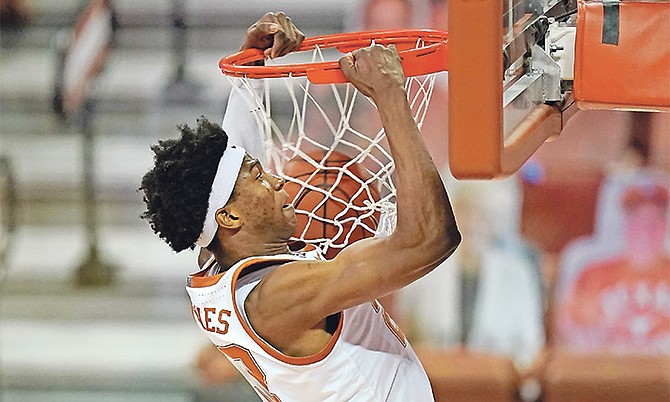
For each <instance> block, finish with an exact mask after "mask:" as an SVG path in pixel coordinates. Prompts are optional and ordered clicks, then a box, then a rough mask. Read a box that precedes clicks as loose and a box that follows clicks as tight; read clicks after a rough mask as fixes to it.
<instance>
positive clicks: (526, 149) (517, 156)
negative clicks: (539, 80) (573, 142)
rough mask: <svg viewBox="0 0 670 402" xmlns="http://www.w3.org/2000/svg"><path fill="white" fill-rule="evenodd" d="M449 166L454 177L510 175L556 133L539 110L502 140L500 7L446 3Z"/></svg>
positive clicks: (548, 111) (554, 118) (553, 122)
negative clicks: (447, 10) (447, 19)
mask: <svg viewBox="0 0 670 402" xmlns="http://www.w3.org/2000/svg"><path fill="white" fill-rule="evenodd" d="M448 7H449V166H450V169H451V173H452V174H453V175H454V177H456V178H458V179H494V178H500V177H505V176H509V175H510V174H512V173H514V172H516V171H517V170H518V169H519V168H520V167H521V166H522V165H523V163H524V162H525V161H526V160H527V159H528V158H529V157H530V156H531V155H532V154H533V153H534V152H535V150H537V148H538V147H539V146H540V145H541V144H542V143H544V141H545V140H546V139H547V138H549V137H551V136H554V135H558V134H559V133H560V131H561V124H562V120H561V113H560V111H559V110H557V109H554V108H552V107H550V106H545V105H542V106H540V107H538V109H537V110H535V111H534V112H533V113H532V114H531V115H530V116H529V117H528V118H527V119H526V120H525V121H523V122H522V123H521V124H519V125H518V126H517V127H515V128H514V129H513V131H512V132H511V133H509V135H508V138H507V139H506V140H504V139H503V109H502V94H503V88H502V85H503V83H502V78H503V63H502V48H503V42H502V41H503V39H502V38H503V27H502V3H501V2H500V1H472V0H449V3H448Z"/></svg>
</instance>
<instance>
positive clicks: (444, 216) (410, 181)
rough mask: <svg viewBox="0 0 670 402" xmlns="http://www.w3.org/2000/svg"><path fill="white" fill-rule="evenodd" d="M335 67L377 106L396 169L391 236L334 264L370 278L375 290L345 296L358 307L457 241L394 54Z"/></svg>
mask: <svg viewBox="0 0 670 402" xmlns="http://www.w3.org/2000/svg"><path fill="white" fill-rule="evenodd" d="M340 67H341V69H342V71H343V72H344V74H345V75H346V76H347V78H348V79H349V80H350V81H351V82H352V84H353V85H354V86H356V88H358V90H359V91H361V92H362V93H363V94H365V95H367V96H369V97H370V98H372V99H373V100H374V102H375V104H376V105H377V108H378V111H379V115H380V118H381V121H382V125H383V127H384V129H385V131H386V136H387V138H388V142H389V146H390V150H391V154H392V155H393V159H394V161H395V166H396V169H395V176H394V181H395V183H396V190H397V199H396V203H397V215H398V222H397V227H396V230H395V232H394V233H393V234H392V235H391V236H389V237H388V238H385V239H373V240H370V241H363V242H360V243H358V244H357V243H354V244H353V245H352V246H351V247H349V248H347V249H345V250H343V251H342V252H341V253H340V255H338V257H337V258H336V259H339V260H340V261H337V264H338V265H340V264H341V265H342V266H356V267H357V269H359V270H360V271H361V274H362V275H364V276H368V275H369V276H372V277H376V278H375V279H376V280H377V282H376V283H377V284H376V285H372V282H368V281H363V283H365V284H366V286H370V288H371V289H372V292H371V291H370V290H366V289H360V292H361V294H360V295H356V294H355V293H354V292H352V293H351V294H350V295H349V297H352V298H353V300H352V301H358V300H360V299H358V297H362V298H365V297H366V293H368V295H369V294H371V293H377V292H379V293H381V294H375V297H379V296H381V295H384V294H386V293H388V292H391V291H393V290H395V289H398V288H400V287H402V286H405V285H407V284H409V283H411V282H412V281H414V280H416V279H418V278H420V277H421V276H423V275H425V274H426V273H428V272H430V270H432V269H433V268H435V267H436V266H437V265H439V264H440V263H441V262H442V261H444V260H445V259H446V258H447V257H449V256H450V255H451V254H452V253H453V252H454V250H455V249H456V247H457V246H458V244H459V243H460V239H461V237H460V233H459V231H458V228H457V226H456V220H455V218H454V214H453V211H452V208H451V203H450V201H449V197H448V195H447V192H446V190H445V188H444V184H443V183H442V180H441V178H440V175H439V172H438V170H437V168H436V167H435V164H434V163H433V161H432V159H431V157H430V154H429V153H428V150H427V149H426V146H425V144H424V142H423V139H422V137H421V133H420V131H419V129H418V127H417V125H416V122H415V121H414V119H413V117H412V113H411V110H410V106H409V103H408V101H407V95H406V93H405V89H404V83H405V77H404V74H403V71H402V66H401V64H400V58H399V56H398V53H397V52H396V50H395V48H394V47H393V46H391V47H389V48H387V47H384V46H381V45H373V46H370V47H367V48H364V49H359V50H356V51H354V52H353V53H351V54H348V55H347V56H345V57H343V58H342V59H341V60H340ZM363 256H367V257H365V258H361V257H363ZM357 261H360V262H357ZM354 272H355V271H354ZM365 279H370V278H368V277H365Z"/></svg>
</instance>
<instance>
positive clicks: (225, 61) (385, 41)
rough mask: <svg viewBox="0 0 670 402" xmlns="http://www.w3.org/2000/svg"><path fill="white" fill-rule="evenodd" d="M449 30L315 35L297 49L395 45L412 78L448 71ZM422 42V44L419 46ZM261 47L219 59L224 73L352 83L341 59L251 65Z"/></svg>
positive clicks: (344, 49)
mask: <svg viewBox="0 0 670 402" xmlns="http://www.w3.org/2000/svg"><path fill="white" fill-rule="evenodd" d="M447 40H448V34H447V32H446V31H437V30H432V29H411V30H403V31H368V32H350V33H342V34H335V35H324V36H315V37H313V38H307V39H305V40H304V41H303V43H302V45H301V46H300V48H299V49H298V50H297V51H298V52H301V51H309V50H314V49H316V48H323V49H326V48H336V49H337V50H339V51H340V52H341V53H348V52H351V51H354V50H356V49H360V48H363V47H366V46H369V45H370V44H371V43H373V42H374V43H377V44H381V45H384V46H388V45H390V44H394V45H395V46H396V49H397V50H398V54H399V55H400V59H401V61H402V66H403V71H404V72H405V75H406V76H408V77H413V76H417V75H425V74H433V73H437V72H440V71H446V70H447V67H448V63H447V62H448V57H447V50H448V46H447ZM417 44H420V46H419V47H417V46H418V45H417ZM264 58H265V56H264V55H263V51H262V50H260V49H247V50H244V51H241V52H237V53H234V54H231V55H230V56H226V57H224V58H222V59H221V61H219V68H220V69H221V72H222V73H223V74H224V75H229V76H233V77H247V78H280V77H291V76H292V77H304V76H307V78H308V79H309V80H310V81H311V82H312V83H314V84H335V83H344V82H348V80H347V79H346V77H345V76H344V74H343V73H342V71H341V70H340V66H339V64H338V62H337V61H325V62H317V63H302V64H284V65H276V66H248V65H244V64H247V63H252V62H256V61H259V60H264Z"/></svg>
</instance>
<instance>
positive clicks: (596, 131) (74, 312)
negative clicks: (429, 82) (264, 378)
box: [0, 0, 670, 402]
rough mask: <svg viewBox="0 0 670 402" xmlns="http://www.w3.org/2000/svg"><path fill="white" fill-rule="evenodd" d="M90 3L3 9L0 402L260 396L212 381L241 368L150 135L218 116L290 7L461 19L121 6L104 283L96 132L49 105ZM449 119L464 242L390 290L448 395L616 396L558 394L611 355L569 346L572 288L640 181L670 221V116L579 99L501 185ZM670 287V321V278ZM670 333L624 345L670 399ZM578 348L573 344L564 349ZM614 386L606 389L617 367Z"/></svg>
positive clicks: (332, 26)
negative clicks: (210, 333)
mask: <svg viewBox="0 0 670 402" xmlns="http://www.w3.org/2000/svg"><path fill="white" fill-rule="evenodd" d="M86 3H87V2H85V1H80V0H24V1H16V0H2V1H0V4H1V5H2V9H1V10H2V14H0V15H1V17H2V22H1V26H0V27H1V28H2V32H1V37H0V46H1V47H0V161H1V162H2V163H0V185H1V186H2V190H1V194H2V196H1V197H0V202H1V203H0V217H1V218H0V223H1V224H2V229H1V232H0V401H3V402H18V401H27V402H33V401H35V402H36V401H75V402H79V401H82V402H83V401H97V402H108V401H109V402H112V401H131V402H133V401H138V402H139V401H165V402H173V401H174V402H182V401H199V402H205V401H210V400H222V401H254V400H257V397H256V396H254V395H253V393H251V392H250V391H249V390H248V389H246V385H245V384H241V383H239V382H237V381H236V380H235V379H234V378H233V379H232V380H231V379H230V378H232V377H228V376H227V374H221V375H219V376H218V377H217V375H216V374H214V375H212V374H211V370H215V371H216V370H219V369H220V370H222V371H225V369H221V368H220V367H221V366H217V364H218V363H212V361H211V359H215V357H211V356H210V355H209V354H208V350H207V349H206V347H205V345H206V344H207V340H206V339H205V337H203V336H202V335H201V334H200V333H199V332H198V330H197V328H196V326H195V325H193V322H192V318H191V315H190V311H189V303H188V298H187V296H186V293H185V291H184V279H185V276H186V274H187V273H189V272H191V271H193V267H194V263H195V260H196V255H195V254H194V253H188V252H185V253H182V254H179V255H175V254H173V253H172V252H171V250H170V249H169V248H168V247H167V246H166V245H164V244H163V243H161V242H160V241H158V240H157V239H156V237H155V236H154V234H153V233H152V232H151V230H150V228H149V227H148V225H147V224H146V223H145V222H143V221H141V220H140V219H139V215H140V214H141V213H142V211H143V203H142V200H141V196H140V194H139V193H138V192H137V191H136V188H137V187H138V186H139V182H140V178H141V176H142V175H143V174H144V173H145V171H146V170H147V169H148V168H149V167H150V165H151V159H150V158H151V153H150V151H149V146H150V145H151V144H153V143H155V142H156V141H157V140H158V139H159V138H164V137H166V136H171V135H175V133H176V131H175V126H176V125H177V124H179V123H181V122H193V121H194V120H195V118H196V117H197V116H200V115H203V114H204V115H207V116H209V117H211V118H213V119H214V120H217V119H219V117H220V116H221V115H222V113H223V111H224V108H225V105H226V100H227V96H228V92H229V90H230V87H229V83H228V81H227V79H225V77H223V76H222V74H221V72H220V71H219V69H218V61H219V59H220V58H221V57H222V56H224V55H227V54H230V53H232V52H234V51H236V50H237V48H238V46H239V44H240V42H241V40H242V38H243V36H244V33H245V31H246V29H247V27H248V26H249V24H251V23H252V22H254V21H255V20H256V19H257V18H258V17H259V16H260V15H262V14H263V13H265V12H266V11H270V10H282V11H285V12H286V13H287V14H288V15H290V16H291V17H292V19H293V20H294V21H295V22H296V24H297V25H298V26H299V27H300V29H301V30H302V31H303V32H304V33H305V34H306V35H307V36H315V35H322V34H328V33H337V32H342V31H347V30H360V29H363V28H366V27H368V28H370V29H371V28H376V27H377V26H376V25H375V24H382V25H383V24H394V23H397V24H399V25H398V26H395V27H394V28H398V27H410V26H412V27H426V28H428V27H432V28H436V29H448V27H447V15H446V3H445V2H444V1H438V0H425V1H421V0H414V1H409V0H408V1H406V2H405V1H399V3H406V4H409V6H407V7H409V8H407V9H406V10H413V14H412V17H411V18H406V19H405V20H404V21H403V19H402V18H400V21H399V22H398V21H389V19H391V20H392V19H393V18H392V17H394V16H396V17H397V16H402V15H403V14H398V13H399V11H393V12H390V11H389V12H388V15H386V17H388V18H386V20H384V19H383V18H381V19H379V20H374V21H367V22H366V20H365V19H366V15H367V14H365V15H364V13H363V12H362V10H363V9H364V4H363V3H364V2H363V1H359V0H340V1H321V2H320V1H310V0H278V1H274V2H267V1H263V0H244V1H238V2H232V1H211V0H143V1H133V0H115V1H113V4H114V9H115V10H116V13H117V16H116V17H117V22H118V31H117V34H116V46H115V49H114V50H113V52H112V53H111V55H110V57H109V60H108V62H107V65H106V67H105V68H104V70H103V71H102V73H101V75H100V77H99V79H98V80H97V82H96V84H95V86H94V88H93V92H92V93H93V97H94V98H95V100H96V103H95V109H94V112H93V114H92V120H91V121H90V123H91V126H90V128H91V129H92V132H93V135H94V138H95V141H94V144H95V146H94V149H93V163H94V165H95V177H94V179H95V183H96V191H97V193H96V205H97V212H96V216H97V219H96V228H97V233H98V240H99V241H98V247H99V250H98V251H99V253H100V254H99V258H100V260H101V261H102V263H103V264H104V265H105V266H106V267H108V268H109V269H110V272H112V274H111V277H110V280H109V283H98V284H93V285H91V284H85V283H84V284H81V280H80V278H78V274H77V267H78V266H80V265H81V264H82V263H83V262H84V260H85V259H86V258H87V247H88V246H89V242H88V235H87V233H88V232H87V229H86V227H85V225H84V224H83V223H82V213H83V212H82V210H83V207H84V203H83V201H82V199H83V193H84V190H83V189H82V176H83V174H84V172H83V171H84V169H85V168H84V166H85V165H84V162H83V159H82V141H83V139H82V133H81V130H80V129H79V126H78V125H77V123H76V122H75V124H72V122H70V123H69V124H66V123H64V122H63V121H62V120H60V119H59V118H58V117H57V116H56V115H55V114H54V112H53V109H52V98H53V90H54V77H55V69H56V67H55V65H56V62H55V60H56V50H55V42H56V40H57V39H56V38H57V37H58V35H59V32H62V31H63V30H64V29H67V28H70V27H72V25H73V24H74V22H75V21H76V19H77V17H78V15H79V13H80V12H81V10H82V9H83V6H85V4H86ZM376 3H383V1H379V2H376ZM390 3H393V1H391V2H390ZM396 3H398V2H396ZM387 7H390V6H388V5H387ZM386 10H396V9H391V8H386ZM366 12H367V11H366ZM370 13H372V11H370ZM400 13H401V12H400ZM405 16H406V15H405ZM366 24H369V25H366ZM665 46H667V44H666V45H665ZM444 91H446V88H442V92H440V90H439V89H438V90H437V92H436V94H435V97H436V98H435V99H434V100H433V104H437V105H438V106H435V108H446V107H447V106H446V104H445V103H444V102H446V96H445V95H444ZM440 102H442V103H441V104H440ZM431 107H432V106H431ZM429 113H430V112H429ZM445 115H446V114H444V113H442V114H440V113H439V112H435V111H433V116H437V118H435V117H434V118H433V119H434V121H430V120H431V118H430V117H428V121H427V122H426V126H425V129H426V130H425V132H424V135H425V136H426V142H427V143H428V145H429V146H430V147H431V152H432V153H433V155H434V159H435V160H436V162H437V163H438V164H440V167H441V168H442V170H443V173H444V180H445V182H446V183H447V186H448V188H449V190H450V194H451V195H452V198H453V199H454V208H455V210H456V215H457V219H458V221H459V225H460V226H461V229H462V231H463V233H464V236H465V242H464V243H463V246H461V248H460V249H459V251H458V253H457V255H455V258H454V259H450V260H449V264H448V266H447V267H444V269H442V270H437V271H435V273H434V274H431V275H430V276H428V277H427V279H425V280H422V281H419V283H417V284H415V285H413V286H412V287H411V288H409V289H408V290H407V291H403V292H400V293H399V294H397V295H394V296H393V298H392V299H389V300H388V301H387V302H388V303H391V307H390V308H389V309H390V310H393V311H394V312H395V314H394V316H396V317H397V318H398V321H399V322H400V324H401V326H402V327H403V328H404V329H405V330H406V332H407V335H408V337H410V339H411V340H412V342H413V344H415V345H417V349H419V350H421V353H422V355H421V356H422V358H423V359H425V360H424V361H425V364H426V367H427V370H428V372H429V374H430V375H431V376H432V378H433V380H434V386H435V387H436V394H437V395H446V396H447V397H449V396H451V399H449V400H456V401H475V400H481V401H507V400H510V401H522V400H523V401H539V400H546V401H561V400H605V399H599V398H596V399H588V397H587V399H578V398H577V399H570V398H569V397H568V399H560V398H561V397H562V396H561V395H563V396H564V395H568V394H566V393H563V394H561V392H563V391H561V389H562V388H560V386H559V387H558V388H557V389H558V390H559V391H553V392H554V393H553V394H552V391H551V387H552V386H554V385H556V384H557V383H560V378H562V377H561V376H565V373H563V372H561V371H560V368H561V367H573V366H570V364H574V367H579V366H583V364H584V363H583V361H581V360H578V358H579V356H580V353H585V352H592V351H597V350H598V345H595V344H589V343H588V342H586V344H584V342H583V340H582V341H580V340H577V341H572V340H570V339H569V338H570V337H569V333H570V327H569V325H568V324H565V323H564V322H563V321H561V319H560V317H568V316H569V312H562V310H561V309H562V307H561V302H563V301H564V300H572V299H570V297H569V296H568V295H569V294H570V291H571V290H572V285H571V284H570V283H571V281H573V280H574V278H575V277H576V275H577V274H576V272H577V271H578V269H579V267H580V266H581V265H584V264H587V263H591V262H594V261H597V260H598V259H600V258H601V257H603V258H604V257H606V256H609V255H615V254H616V253H617V250H618V249H617V247H620V248H623V247H624V246H623V244H624V243H625V238H624V237H625V236H624V234H623V233H624V230H623V226H622V225H623V223H622V221H623V219H624V217H623V215H622V214H623V212H622V208H621V207H620V206H619V204H620V203H619V201H620V200H621V199H622V198H624V197H625V196H626V195H627V194H628V196H629V197H630V194H631V193H630V191H632V190H631V189H633V190H634V187H635V186H636V184H640V185H657V186H660V187H662V188H665V189H666V190H665V194H666V195H665V197H666V201H665V205H666V207H665V208H666V209H665V221H667V217H668V213H667V212H668V209H667V186H668V182H669V180H668V177H669V174H670V118H669V115H668V114H667V113H660V114H647V113H639V112H618V111H579V112H577V114H576V115H575V116H574V117H573V118H572V120H571V121H570V123H569V124H568V126H567V127H566V128H565V130H564V131H563V133H562V134H561V136H560V137H559V138H558V139H557V140H556V141H554V142H551V143H548V144H545V145H543V146H542V148H540V150H539V151H538V152H537V153H536V155H535V156H534V157H533V158H532V159H531V160H530V161H529V162H528V163H527V164H526V165H525V166H524V167H523V168H522V169H521V171H520V172H519V173H518V174H515V175H513V176H512V177H510V178H509V179H505V180H500V181H494V182H483V181H456V180H455V179H453V178H452V177H451V176H450V174H449V170H448V167H447V161H446V155H447V150H446V136H444V134H443V133H439V132H437V131H436V130H434V128H432V127H440V126H442V127H444V126H445V125H444V122H440V121H439V120H440V119H439V116H445ZM629 190H630V191H629ZM661 216H663V215H661ZM661 221H663V218H661ZM492 223H493V224H492ZM668 226H670V225H668ZM668 226H664V228H663V229H662V234H661V236H663V237H662V241H661V243H662V244H663V247H662V249H663V250H662V251H661V252H660V253H664V255H667V254H668V251H667V250H668V249H670V236H669V235H668V233H669V232H668ZM601 245H602V247H601ZM664 261H667V260H664ZM663 269H666V270H668V272H669V273H670V267H669V266H667V265H666V266H664V268H663ZM663 272H665V271H663ZM103 282H104V281H103ZM663 292H665V293H663ZM655 295H656V296H655V297H656V299H655V300H657V301H658V303H660V305H661V308H663V309H667V310H664V311H665V314H666V315H665V318H664V319H666V320H667V317H668V315H670V313H669V312H670V298H668V297H669V296H670V289H665V290H659V292H658V293H656V294H655ZM659 300H660V301H659ZM568 310H569V309H568ZM557 311H558V312H557ZM566 311H567V310H566ZM566 320H567V318H566ZM665 331H666V332H665V340H664V342H665V343H663V344H662V345H661V347H660V348H656V349H654V350H653V351H650V350H649V349H646V348H644V347H643V348H641V349H640V350H639V351H635V350H625V352H626V353H630V354H631V356H634V357H631V358H630V359H629V363H630V364H633V365H637V367H638V370H637V372H638V373H640V372H642V374H640V375H641V378H642V377H644V378H642V379H640V381H641V382H640V383H639V384H638V385H636V384H633V385H632V386H631V387H632V388H636V387H638V388H639V387H640V386H641V387H642V390H641V391H640V394H639V395H645V394H646V395H650V393H651V394H652V398H663V397H664V395H670V391H668V384H669V383H670V378H668V377H669V376H670V372H668V370H670V364H669V363H668V356H669V355H670V327H666V328H665ZM566 333H567V335H566ZM563 348H568V349H572V350H574V351H576V354H570V355H567V356H564V355H560V354H559V355H558V357H556V356H557V353H556V351H557V350H562V349H563ZM638 352H639V353H638ZM575 356H576V357H575ZM607 358H608V357H607V356H606V355H605V357H602V355H599V359H600V360H591V361H590V362H591V364H593V366H591V367H593V370H592V371H597V372H602V371H603V370H604V371H607V370H608V368H609V369H610V370H614V371H615V372H617V373H623V374H621V377H618V378H619V379H618V380H616V381H618V383H619V384H620V385H621V384H623V385H621V386H622V387H624V388H621V389H622V391H621V390H620V391H618V392H619V393H620V394H621V395H624V396H623V398H633V399H617V400H622V401H623V400H631V401H633V400H644V401H654V400H659V401H661V400H663V399H637V397H636V396H635V395H638V394H635V393H632V394H626V392H628V391H626V390H627V389H628V388H625V386H626V381H628V379H629V377H630V376H627V374H626V373H627V372H626V369H625V368H624V369H621V367H622V365H621V364H620V363H619V362H610V361H609V360H607ZM649 358H651V360H649ZM203 359H204V360H203ZM207 359H210V360H208V361H207V362H206V363H203V362H204V361H205V360H207ZM561 359H563V360H561ZM570 359H577V360H578V361H577V363H574V362H573V361H571V360H570ZM603 359H604V360H606V361H605V362H604V363H603V361H604V360H603ZM636 359H637V360H636ZM631 362H632V363H631ZM224 363H225V362H224ZM198 365H199V366H200V370H198ZM624 366H625V365H624ZM588 367H589V366H588V364H587V366H586V371H588ZM552 370H553V371H552ZM617 370H619V371H617ZM645 373H648V374H649V375H647V376H646V377H645V376H644V375H643V374H645ZM578 375H580V374H577V376H578ZM552 376H553V377H552ZM583 378H584V381H587V378H589V376H588V375H585V376H584V377H583ZM436 379H437V380H436ZM577 380H579V377H578V378H577ZM435 381H438V382H435ZM594 381H595V380H594ZM598 381H601V382H600V383H598V382H597V381H596V382H594V384H596V387H607V385H606V384H607V379H604V380H603V379H600V380H598ZM631 381H633V382H634V381H635V379H632V380H631ZM645 381H647V382H645ZM587 382H588V381H587ZM436 384H437V385H436ZM575 384H577V385H574V384H572V385H571V386H572V387H573V388H574V387H576V388H579V387H580V385H579V381H577V382H576V383H575ZM603 384H605V385H603ZM640 384H641V385H640ZM581 386H582V388H584V387H586V388H588V387H589V385H583V384H582V385H581ZM440 387H442V388H440ZM645 387H647V388H646V390H645ZM615 388H616V387H615ZM629 388H630V387H629ZM594 395H597V392H596V393H595V394H594ZM627 395H629V396H627ZM631 395H632V396H631ZM658 395H661V396H660V397H659V396H658ZM575 398H576V397H575ZM640 398H642V397H640ZM438 399H439V398H438ZM665 400H667V399H665Z"/></svg>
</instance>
